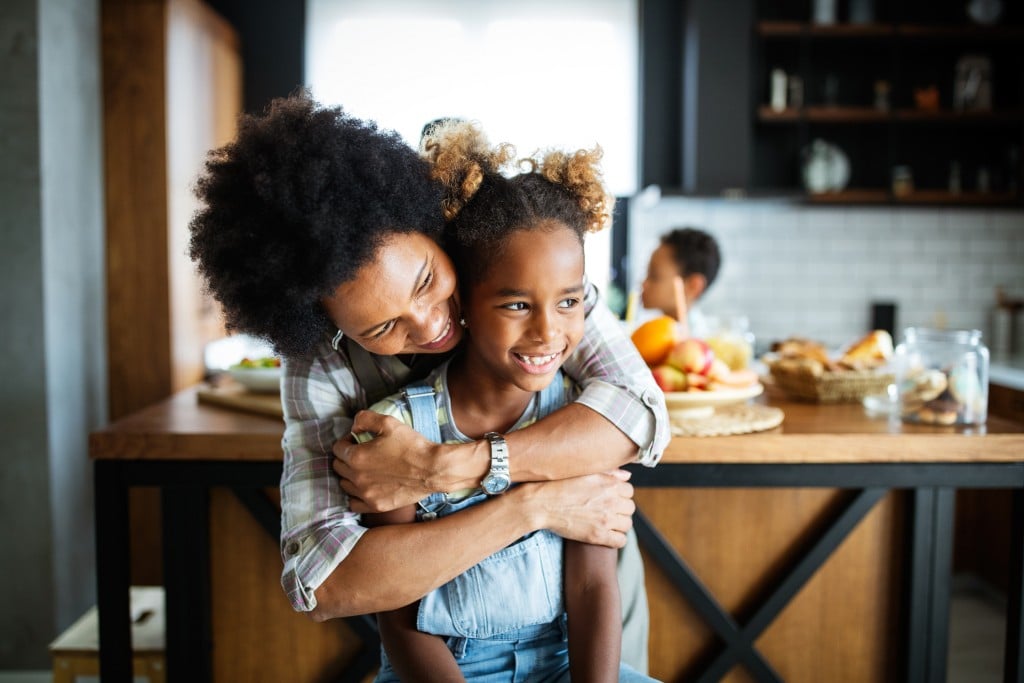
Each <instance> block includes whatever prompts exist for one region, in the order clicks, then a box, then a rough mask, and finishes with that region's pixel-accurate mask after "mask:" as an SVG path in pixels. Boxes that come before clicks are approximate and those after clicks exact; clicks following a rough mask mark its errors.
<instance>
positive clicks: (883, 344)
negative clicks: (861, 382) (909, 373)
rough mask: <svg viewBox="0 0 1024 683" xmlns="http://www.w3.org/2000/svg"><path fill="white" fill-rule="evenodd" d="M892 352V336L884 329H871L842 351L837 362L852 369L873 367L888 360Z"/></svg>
mask: <svg viewBox="0 0 1024 683" xmlns="http://www.w3.org/2000/svg"><path fill="white" fill-rule="evenodd" d="M892 353H893V349H892V336H890V334H889V333H888V332H886V331H885V330H872V331H871V332H869V333H868V334H867V335H865V336H863V337H861V338H860V339H858V340H857V341H855V342H854V343H853V344H852V345H851V346H850V348H848V349H847V350H846V352H845V353H843V355H842V357H841V358H840V359H839V364H840V365H843V366H845V367H848V368H851V369H854V370H862V369H867V368H874V367H878V366H879V365H883V364H885V363H886V362H888V360H889V359H890V358H892Z"/></svg>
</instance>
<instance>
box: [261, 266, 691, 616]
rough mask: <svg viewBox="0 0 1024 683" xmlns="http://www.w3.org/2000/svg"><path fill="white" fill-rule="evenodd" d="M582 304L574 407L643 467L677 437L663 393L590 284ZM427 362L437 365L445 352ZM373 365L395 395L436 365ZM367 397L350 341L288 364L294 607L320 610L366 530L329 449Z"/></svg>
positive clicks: (288, 560)
mask: <svg viewBox="0 0 1024 683" xmlns="http://www.w3.org/2000/svg"><path fill="white" fill-rule="evenodd" d="M584 308H585V311H586V322H585V326H584V335H583V339H582V341H581V342H580V344H579V346H578V347H577V348H576V351H575V352H574V353H573V354H572V355H571V356H570V358H569V359H568V360H567V361H566V363H565V365H564V366H563V370H564V371H565V372H566V373H567V374H568V375H569V376H570V377H572V378H573V379H575V380H576V382H577V383H578V384H579V385H580V387H581V388H582V393H581V394H580V395H579V396H578V397H577V399H576V401H577V402H578V403H581V404H583V405H585V406H587V407H589V408H591V409H592V410H595V411H596V412H598V413H600V414H601V415H603V416H604V417H605V418H606V419H607V420H609V421H610V422H612V423H613V424H614V425H616V426H617V427H618V428H619V429H621V430H622V431H623V433H625V434H626V435H627V436H628V437H629V438H630V439H631V440H632V441H633V442H634V443H635V444H636V445H637V448H638V452H637V461H638V462H640V463H642V464H644V465H646V466H649V467H653V466H654V465H655V464H657V462H658V460H659V458H660V457H661V454H662V451H663V450H664V449H665V447H666V446H667V445H668V442H669V440H670V438H671V434H670V429H669V420H668V413H667V411H666V409H665V397H664V394H663V393H662V392H661V390H660V389H659V388H658V386H657V385H656V384H655V383H654V378H653V376H652V375H651V372H650V370H649V369H648V367H647V366H646V365H645V364H644V362H643V360H642V359H641V358H640V355H639V354H638V353H637V351H636V348H635V347H634V346H633V344H632V342H630V340H629V337H627V336H626V334H625V332H624V331H623V330H622V327H621V325H620V323H619V321H618V319H616V318H615V316H614V315H613V314H612V313H611V311H610V310H608V308H607V306H605V304H604V303H603V302H601V301H600V300H599V297H598V294H597V290H596V288H595V287H594V286H593V285H590V284H588V285H587V292H586V297H585V300H584ZM419 358H420V359H424V356H422V355H421V356H420V357H419ZM426 359H427V360H428V361H429V360H434V361H435V362H434V365H436V364H438V363H440V362H441V361H442V360H443V359H444V356H437V357H436V359H431V358H430V357H426ZM373 361H374V363H375V365H376V367H377V369H378V371H379V372H380V374H381V376H382V377H383V378H384V380H385V381H386V383H388V384H389V385H390V391H392V392H393V391H396V390H398V389H399V388H401V387H402V386H404V385H405V384H406V383H407V382H409V381H412V380H414V379H418V378H420V377H423V376H425V375H426V374H427V373H428V372H429V371H430V370H431V369H432V368H423V367H419V366H417V367H416V368H413V369H411V368H409V367H408V366H406V365H405V364H404V363H402V361H400V360H399V359H398V358H397V357H395V356H373ZM370 398H371V397H368V396H367V394H366V391H365V390H364V388H363V387H362V386H360V384H359V382H358V380H357V379H356V376H355V374H354V372H353V369H352V363H351V360H350V359H349V357H348V354H347V353H346V350H345V345H344V344H342V345H340V347H339V350H337V351H336V350H335V349H334V348H332V346H331V343H330V340H326V339H325V340H324V341H323V343H321V344H320V346H319V347H318V348H317V349H316V351H315V352H314V353H312V354H310V355H309V356H308V357H306V358H302V359H290V360H286V361H285V363H284V379H283V381H282V385H281V399H282V405H283V407H284V419H285V431H284V437H283V439H282V448H283V450H284V471H283V472H282V475H281V558H282V560H283V562H284V570H283V572H282V575H281V585H282V587H283V588H284V590H285V593H286V594H287V596H288V599H289V600H290V601H291V603H292V606H293V607H294V608H295V609H296V610H298V611H303V612H306V611H310V610H312V609H314V608H315V607H316V597H315V595H314V591H315V590H316V589H317V588H318V587H319V586H320V585H321V584H322V583H323V582H324V581H325V580H326V579H327V577H328V576H330V575H331V573H332V572H333V571H334V570H335V568H337V566H338V565H339V564H340V563H341V562H342V561H343V560H344V559H345V557H346V556H347V555H348V554H349V553H350V552H351V551H352V548H353V547H354V546H355V544H356V543H357V542H358V541H359V539H360V537H361V536H362V535H363V533H364V532H365V531H366V528H365V527H363V526H362V525H361V524H360V520H359V515H358V514H357V513H354V512H352V511H351V510H350V509H349V506H348V497H347V496H346V495H345V493H344V491H342V489H341V486H340V485H339V482H338V477H337V475H336V474H335V473H334V470H333V469H332V468H331V462H332V459H333V457H334V456H333V453H332V450H331V447H332V445H333V444H334V442H335V441H337V440H338V439H340V438H343V437H347V436H348V435H349V433H350V432H351V426H352V418H353V416H354V415H355V414H356V413H357V412H358V411H360V410H363V409H365V408H367V407H368V405H369V403H370ZM372 398H379V397H372ZM513 459H514V454H513ZM513 461H514V460H513Z"/></svg>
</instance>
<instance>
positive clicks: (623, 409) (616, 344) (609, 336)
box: [564, 283, 672, 467]
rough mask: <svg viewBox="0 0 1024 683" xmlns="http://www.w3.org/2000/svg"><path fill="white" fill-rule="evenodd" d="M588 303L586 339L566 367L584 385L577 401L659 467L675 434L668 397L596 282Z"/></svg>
mask: <svg viewBox="0 0 1024 683" xmlns="http://www.w3.org/2000/svg"><path fill="white" fill-rule="evenodd" d="M584 306H585V310H586V324H585V327H584V333H583V340H582V341H581V342H580V345H579V346H578V347H577V349H576V351H575V352H574V353H573V354H572V356H570V358H569V359H568V360H567V361H566V363H565V366H564V367H565V371H566V372H567V373H568V374H569V375H570V376H571V377H572V378H573V379H575V380H576V381H577V382H578V383H579V384H580V386H581V387H582V389H583V393H582V394H581V395H580V396H579V398H577V399H576V401H577V402H579V403H582V404H583V405H585V406H587V407H588V408H591V409H592V410H596V411H597V412H598V413H600V414H601V415H603V416H604V417H605V418H606V419H608V421H610V422H611V423H613V424H614V425H615V426H617V427H618V428H619V429H621V430H622V431H623V433H625V434H626V435H627V436H628V437H629V438H630V439H632V441H633V443H635V444H636V445H637V447H638V451H637V461H638V462H640V463H642V464H643V465H646V466H648V467H653V466H654V465H656V464H657V463H658V460H660V459H661V454H662V452H663V451H664V450H665V447H666V446H668V442H669V440H670V439H671V438H672V434H671V429H670V426H669V420H668V411H667V409H666V408H665V395H664V394H663V393H662V391H661V390H660V389H659V388H658V385H657V384H655V382H654V376H653V375H652V374H651V370H650V368H648V367H647V364H646V363H644V361H643V359H642V358H641V357H640V353H639V352H638V351H637V350H636V347H635V346H633V343H632V342H631V341H630V340H629V337H627V336H626V333H625V331H624V330H623V329H622V325H621V324H620V323H619V321H618V319H617V318H616V317H615V316H614V315H613V314H612V312H611V311H610V310H609V309H608V306H607V305H605V303H604V302H603V301H602V300H601V299H600V297H599V296H598V293H597V288H596V287H594V285H593V284H591V283H587V290H586V297H585V300H584Z"/></svg>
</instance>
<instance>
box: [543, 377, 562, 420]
mask: <svg viewBox="0 0 1024 683" xmlns="http://www.w3.org/2000/svg"><path fill="white" fill-rule="evenodd" d="M564 396H565V382H564V379H563V376H562V371H561V370H559V371H558V372H556V373H555V378H554V379H553V380H551V383H550V384H548V385H547V386H546V387H544V389H543V390H541V392H540V405H539V406H538V408H537V419H538V420H542V419H544V418H545V417H547V416H548V414H550V413H551V412H552V411H554V410H557V409H558V408H561V407H562V406H563V405H565V398H564Z"/></svg>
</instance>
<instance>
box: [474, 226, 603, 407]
mask: <svg viewBox="0 0 1024 683" xmlns="http://www.w3.org/2000/svg"><path fill="white" fill-rule="evenodd" d="M583 268H584V261H583V245H581V244H580V241H579V238H578V237H577V236H576V234H575V233H574V232H573V231H572V230H570V229H569V228H568V227H566V226H564V225H561V224H556V225H555V226H554V227H552V226H545V228H542V229H535V230H521V231H519V232H516V233H515V234H513V235H512V236H511V237H510V238H509V241H508V243H507V245H506V249H505V250H504V251H503V252H502V254H501V259H500V260H499V262H498V263H496V264H495V267H493V268H491V269H489V271H488V274H487V276H486V277H485V278H484V279H483V280H482V281H481V282H478V283H476V284H474V285H473V286H472V287H470V288H469V290H468V291H467V297H468V300H467V301H465V302H464V303H465V308H464V311H463V312H464V314H465V318H466V323H467V326H468V329H469V344H468V347H467V351H466V354H467V355H466V359H467V360H466V362H467V368H468V369H476V370H479V372H478V373H477V376H487V377H493V378H495V380H496V381H497V382H498V383H499V384H501V385H502V386H504V387H508V386H515V387H516V388H518V389H520V390H522V391H527V392H534V391H540V390H541V389H543V388H544V387H546V386H547V385H548V384H550V383H551V380H552V379H553V377H554V373H555V371H556V370H558V368H560V367H561V366H562V363H564V362H565V360H566V358H568V356H569V354H571V353H572V352H573V350H575V348H576V346H577V345H578V344H579V342H580V339H581V338H582V337H583V325H584V322H583Z"/></svg>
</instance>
